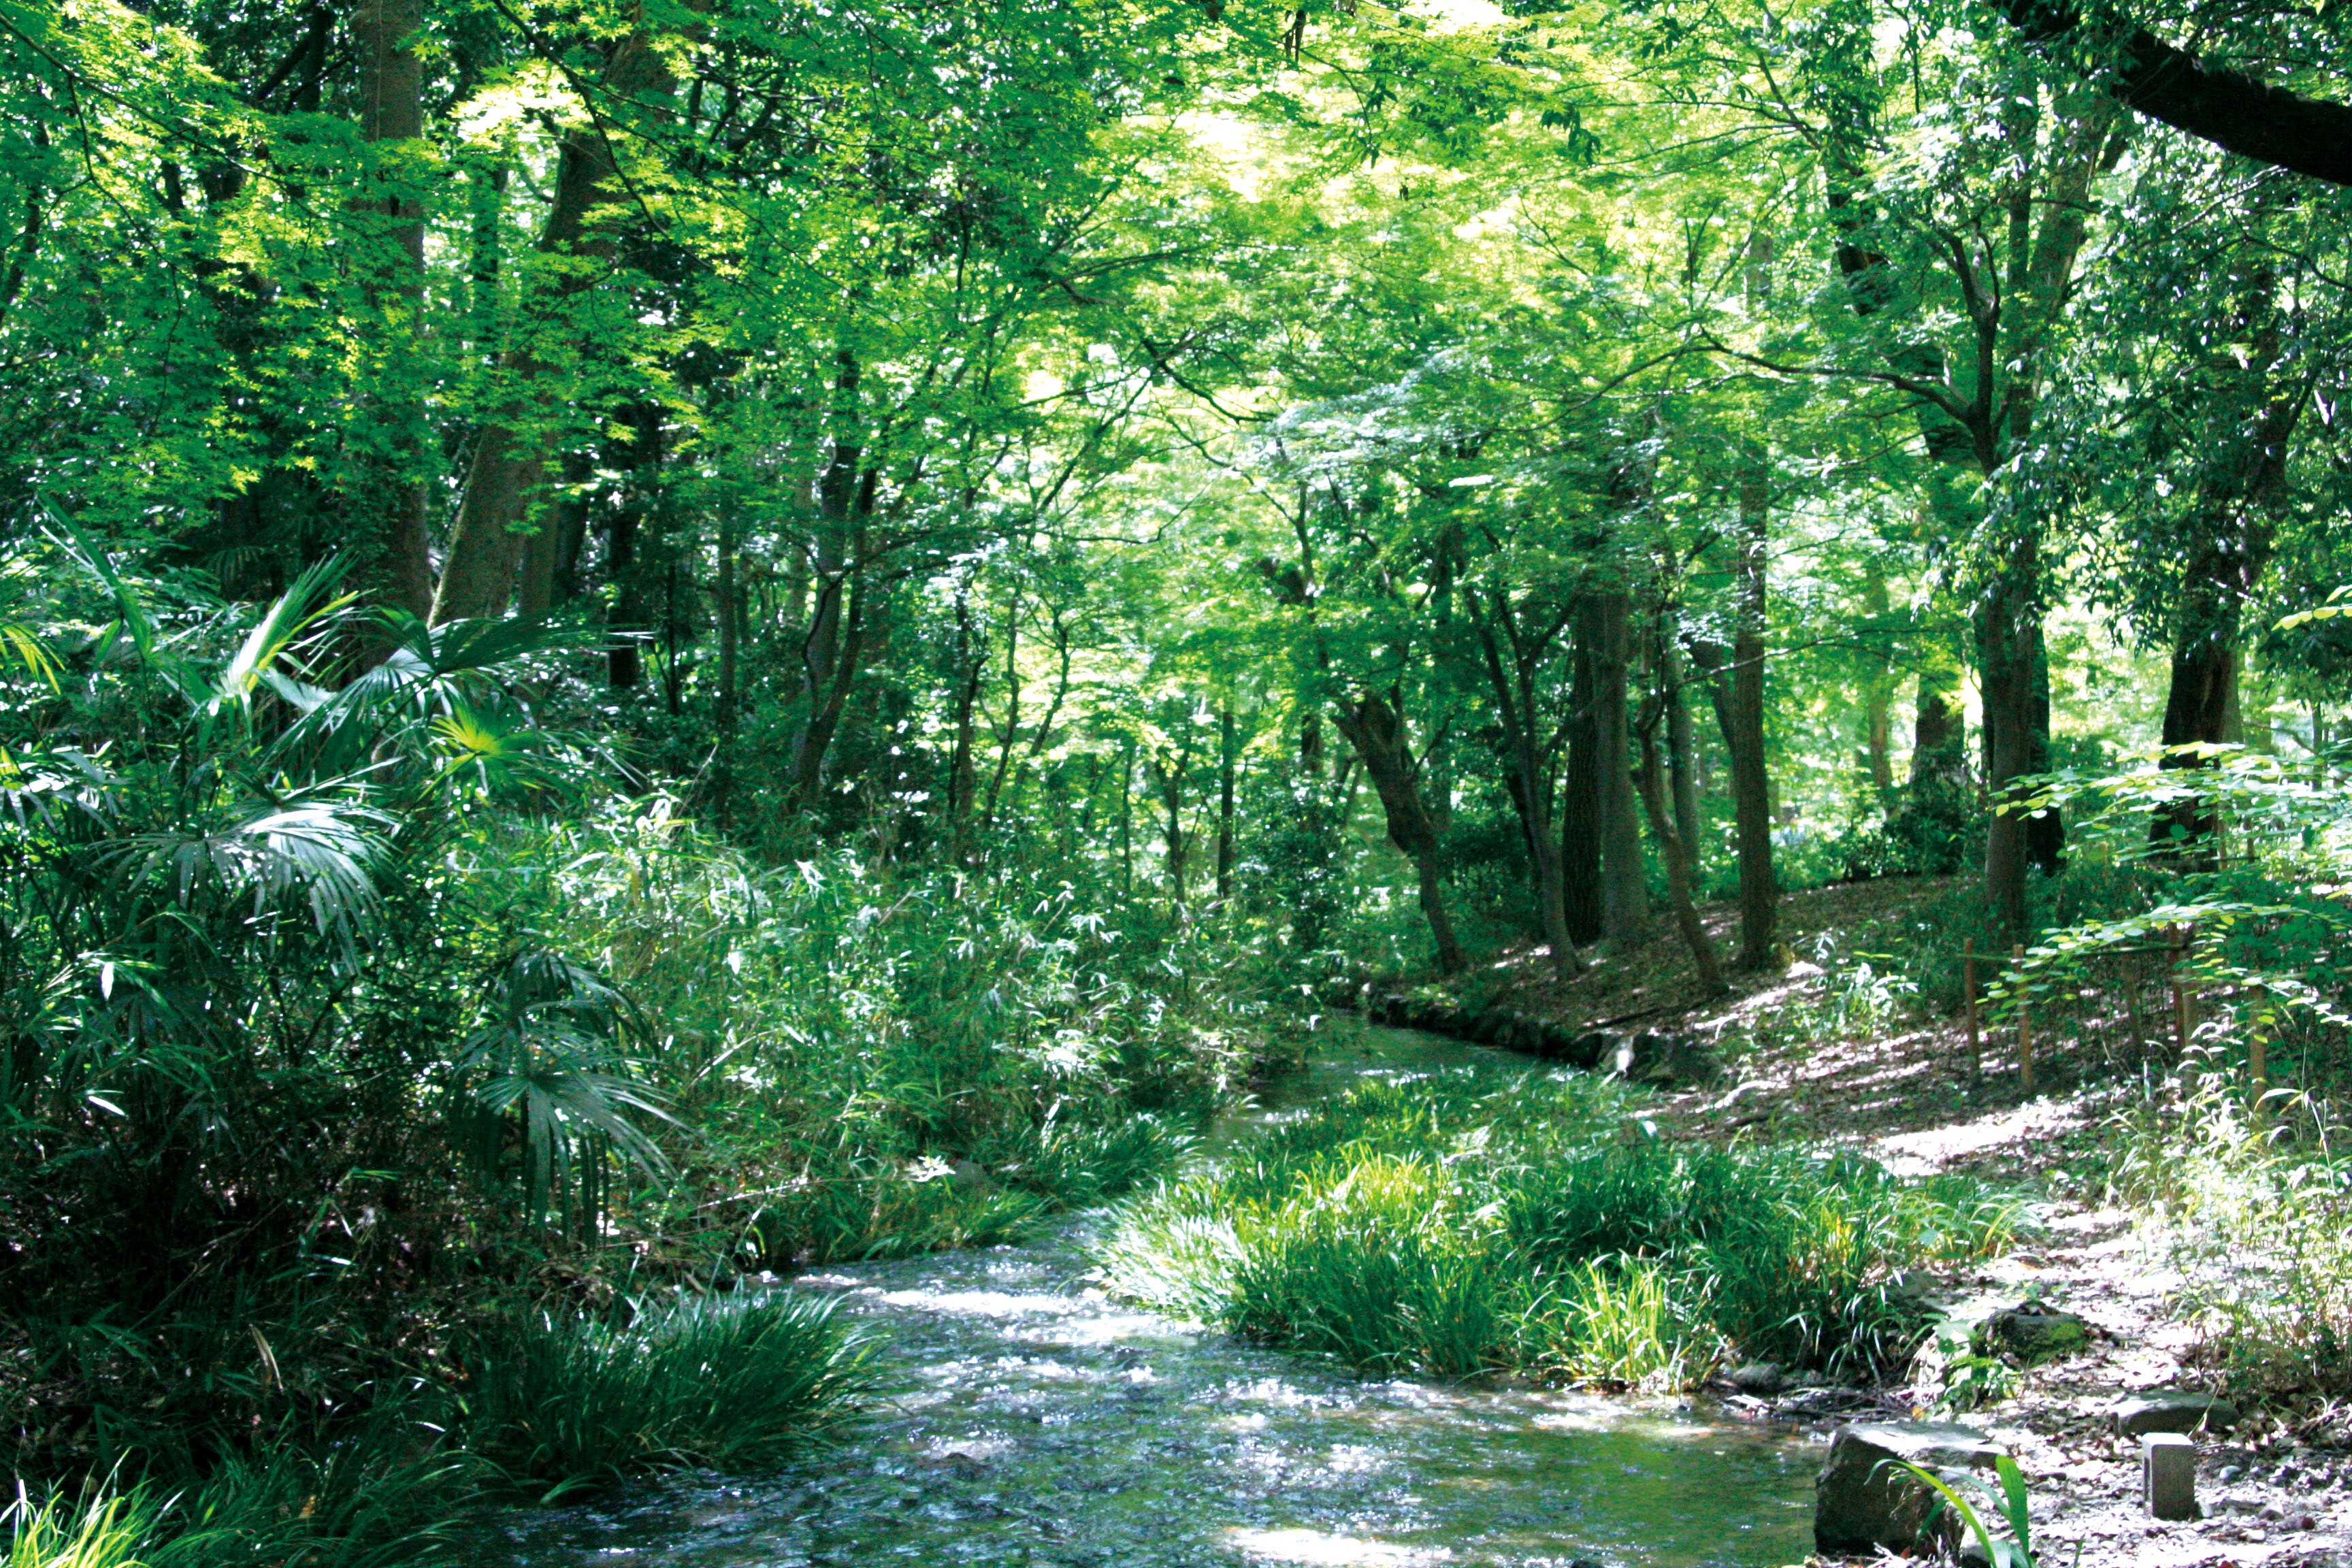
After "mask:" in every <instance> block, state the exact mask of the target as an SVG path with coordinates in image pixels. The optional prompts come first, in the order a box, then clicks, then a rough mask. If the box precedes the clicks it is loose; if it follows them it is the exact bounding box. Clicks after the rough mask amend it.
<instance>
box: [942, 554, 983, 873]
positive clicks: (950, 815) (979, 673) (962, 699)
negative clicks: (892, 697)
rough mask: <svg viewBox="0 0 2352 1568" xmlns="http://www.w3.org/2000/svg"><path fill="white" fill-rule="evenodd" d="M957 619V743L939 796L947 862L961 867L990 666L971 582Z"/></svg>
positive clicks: (964, 590) (957, 607) (959, 593)
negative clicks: (982, 698)
mask: <svg viewBox="0 0 2352 1568" xmlns="http://www.w3.org/2000/svg"><path fill="white" fill-rule="evenodd" d="M955 619H956V658H955V662H956V667H957V668H958V669H959V671H960V672H961V678H960V679H958V680H957V682H956V689H955V721H954V723H953V725H952V726H951V728H952V730H953V731H954V734H955V742H954V744H953V745H952V746H951V747H950V750H949V752H948V777H947V788H946V789H945V790H943V791H941V792H940V793H941V795H943V796H944V798H945V805H946V807H947V819H948V860H949V862H950V864H951V865H959V866H960V865H961V864H963V860H964V857H965V855H966V854H967V853H968V851H969V842H968V841H969V839H970V837H971V806H972V794H973V791H974V789H975V787H976V784H977V780H978V776H979V764H978V763H976V762H975V761H974V760H973V752H974V751H975V749H976V748H977V746H978V745H979V741H980V688H981V684H982V681H983V680H985V679H987V666H988V656H987V653H986V651H985V650H984V649H983V648H982V646H981V639H980V629H979V627H978V626H975V625H974V624H973V618H972V613H971V584H970V582H969V581H967V582H966V583H965V584H964V585H963V586H962V587H961V589H959V590H958V591H957V594H956V601H955Z"/></svg>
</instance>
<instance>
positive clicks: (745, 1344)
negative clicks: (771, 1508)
mask: <svg viewBox="0 0 2352 1568" xmlns="http://www.w3.org/2000/svg"><path fill="white" fill-rule="evenodd" d="M833 1308H834V1303H833V1302H832V1301H830V1300H822V1299H819V1298H814V1297H808V1296H795V1295H777V1296H769V1297H765V1298H763V1299H760V1300H750V1301H740V1300H733V1299H730V1298H724V1297H700V1298H688V1299H687V1300H681V1301H678V1302H677V1303H676V1304H674V1305H670V1306H667V1307H663V1308H658V1309H655V1310H639V1311H638V1312H637V1313H635V1315H634V1316H633V1317H632V1318H631V1319H630V1320H629V1321H626V1322H625V1323H610V1322H604V1321H597V1320H594V1319H591V1318H583V1317H578V1316H558V1315H556V1314H553V1313H540V1314H538V1315H535V1316H533V1317H531V1318H530V1319H528V1320H526V1321H521V1322H520V1323H515V1324H511V1325H509V1328H508V1329H507V1330H506V1331H504V1333H503V1334H502V1335H501V1336H500V1337H499V1341H498V1342H495V1343H494V1344H492V1345H489V1346H488V1347H486V1351H487V1353H485V1354H484V1356H483V1357H482V1362H481V1366H480V1370H479V1371H478V1373H476V1374H475V1377H474V1379H473V1384H474V1386H473V1388H472V1389H471V1390H470V1392H469V1394H468V1397H467V1402H466V1404H467V1408H466V1414H465V1418H464V1426H465V1436H466V1438H467V1447H468V1448H469V1449H470V1450H471V1451H472V1452H473V1453H474V1454H476V1455H478V1456H479V1457H480V1458H482V1459H483V1460H485V1461H486V1462H487V1463H488V1464H489V1465H491V1466H493V1467H495V1468H496V1470H497V1471H498V1472H499V1474H501V1475H502V1476H504V1477H505V1479H507V1480H508V1481H509V1483H511V1484H512V1485H515V1486H517V1487H520V1488H523V1489H528V1490H530V1491H534V1492H538V1493H541V1494H542V1495H548V1496H552V1495H555V1494H559V1493H561V1492H563V1491H567V1490H570V1489H575V1488H577V1487H579V1486H582V1485H584V1484H589V1483H593V1482H598V1481H604V1480H608V1479H614V1478H617V1477H620V1476H625V1475H628V1474H631V1473H633V1472H636V1471H642V1470H646V1469H650V1468H667V1467H708V1468H713V1469H721V1470H742V1469H748V1468H754V1467H756V1466H759V1465H762V1464H766V1463H769V1462H771V1461H772V1460H774V1459H776V1458H779V1457H780V1456H782V1454H784V1453H786V1452H787V1451H789V1450H790V1449H791V1448H792V1447H793V1446H794V1444H795V1443H797V1442H798V1441H799V1440H801V1439H802V1438H803V1436H805V1435H806V1434H807V1433H808V1432H809V1431H810V1430H811V1429H812V1428H814V1427H816V1426H822V1425H824V1424H825V1423H826V1422H828V1421H830V1420H833V1419H835V1418H836V1417H837V1416H838V1415H840V1413H841V1409H842V1406H843V1405H844V1402H845V1400H846V1399H848V1398H849V1397H850V1396H851V1395H852V1394H856V1393H859V1392H861V1391H863V1390H865V1389H866V1387H867V1386H868V1385H869V1381H870V1380H869V1378H868V1376H867V1373H866V1343H865V1342H864V1340H863V1339H862V1338H860V1337H859V1336H858V1335H856V1334H854V1333H852V1332H850V1331H847V1330H846V1329H845V1327H844V1326H843V1325H841V1324H839V1323H837V1322H835V1321H834V1314H833Z"/></svg>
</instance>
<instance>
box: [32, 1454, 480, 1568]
mask: <svg viewBox="0 0 2352 1568" xmlns="http://www.w3.org/2000/svg"><path fill="white" fill-rule="evenodd" d="M478 1469H479V1467H478V1465H476V1464H474V1463H473V1462H472V1461H471V1460H469V1459H468V1458H466V1457H465V1456H463V1455H452V1454H448V1453H445V1452H438V1451H433V1450H428V1449H420V1448H419V1447H417V1446H416V1444H415V1440H414V1436H413V1433H412V1432H405V1431H402V1430H398V1429H396V1428H395V1426H394V1424H393V1423H391V1422H387V1421H383V1420H371V1421H369V1422H368V1423H366V1424H365V1425H363V1426H362V1427H360V1428H359V1429H358V1430H357V1431H355V1432H354V1433H353V1434H352V1436H349V1437H347V1438H346V1439H345V1440H344V1441H342V1442H341V1444H339V1445H338V1446H337V1447H335V1448H334V1449H333V1450H332V1451H331V1452H329V1453H327V1454H326V1455H324V1456H323V1457H322V1456H319V1455H313V1454H310V1453H306V1452H302V1451H299V1450H290V1451H287V1452H283V1453H279V1454H276V1455H273V1456H271V1457H270V1458H268V1459H267V1460H258V1459H242V1458H240V1459H236V1460H231V1461H229V1462H227V1463H226V1464H224V1465H222V1466H221V1467H220V1468H218V1469H217V1470H215V1473H214V1474H213V1475H212V1476H211V1477H210V1478H208V1479H205V1481H203V1482H201V1483H199V1484H196V1485H194V1486H190V1487H188V1488H185V1489H178V1490H173V1489H168V1488H165V1487H163V1486H160V1485H158V1484H156V1483H154V1482H152V1481H149V1482H142V1483H139V1484H135V1485H134V1484H123V1483H122V1482H121V1480H120V1479H119V1478H115V1479H107V1480H100V1481H92V1482H90V1483H88V1484H86V1485H85V1487H84V1488H83V1489H82V1490H80V1491H79V1492H64V1491H51V1492H47V1493H37V1492H33V1491H31V1490H30V1489H26V1488H25V1487H24V1485H23V1483H22V1482H21V1481H20V1482H19V1490H18V1492H17V1494H16V1500H15V1502H14V1503H13V1504H11V1505H10V1507H9V1508H8V1510H6V1519H5V1524H6V1529H7V1532H8V1552H7V1556H6V1558H5V1568H293V1565H297V1564H299V1568H400V1565H403V1564H407V1563H415V1562H417V1561H419V1560H421V1559H423V1558H425V1557H427V1556H429V1555H431V1553H432V1552H433V1550H434V1548H435V1547H436V1545H438V1544H439V1542H440V1541H441V1538H442V1536H443V1535H444V1533H445V1532H446V1527H447V1526H448V1524H449V1522H450V1521H451V1519H452V1517H453V1516H454V1515H455V1514H456V1513H457V1511H458V1510H457V1508H456V1507H454V1506H453V1501H462V1500H465V1499H467V1498H469V1497H471V1496H473V1495H474V1480H475V1477H476V1474H477V1473H478Z"/></svg>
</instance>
